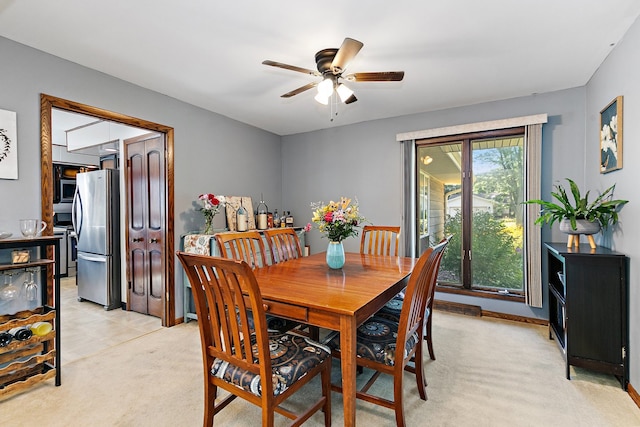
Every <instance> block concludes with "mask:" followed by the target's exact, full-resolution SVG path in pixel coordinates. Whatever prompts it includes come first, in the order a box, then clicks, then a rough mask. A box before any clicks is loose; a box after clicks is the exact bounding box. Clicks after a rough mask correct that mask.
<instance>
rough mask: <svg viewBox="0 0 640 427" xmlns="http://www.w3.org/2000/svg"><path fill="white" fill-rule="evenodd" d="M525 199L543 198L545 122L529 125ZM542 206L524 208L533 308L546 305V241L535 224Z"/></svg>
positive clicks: (527, 284) (528, 289)
mask: <svg viewBox="0 0 640 427" xmlns="http://www.w3.org/2000/svg"><path fill="white" fill-rule="evenodd" d="M524 150H525V162H524V163H525V171H524V182H525V188H524V192H525V194H524V200H531V199H539V198H540V179H541V166H542V160H541V157H542V124H533V125H528V126H525V135H524ZM539 212H540V207H539V206H538V205H525V209H524V224H525V232H524V260H525V263H524V275H525V290H524V291H525V292H524V293H525V301H526V303H527V304H528V305H530V306H532V307H539V308H541V307H542V266H541V257H542V242H541V230H540V227H539V226H538V225H536V224H534V221H535V220H536V218H538V215H539V214H540V213H539Z"/></svg>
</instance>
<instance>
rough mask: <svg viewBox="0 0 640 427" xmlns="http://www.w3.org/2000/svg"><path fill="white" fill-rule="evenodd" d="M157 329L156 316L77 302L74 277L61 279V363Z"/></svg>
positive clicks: (158, 326)
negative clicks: (107, 309)
mask: <svg viewBox="0 0 640 427" xmlns="http://www.w3.org/2000/svg"><path fill="white" fill-rule="evenodd" d="M160 328H162V324H161V321H160V319H159V318H157V317H153V316H147V315H144V314H140V313H135V312H132V311H126V310H122V309H114V310H109V311H106V310H105V309H104V308H103V306H102V305H100V304H95V303H92V302H89V301H83V302H79V301H78V293H77V288H76V281H75V277H65V278H62V279H61V280H60V329H61V333H62V335H61V337H60V339H61V343H60V347H61V358H62V366H64V365H65V364H67V363H69V362H73V361H74V360H78V359H82V358H84V357H86V356H89V355H91V354H95V353H98V352H100V351H102V350H105V349H107V348H109V347H113V346H116V345H118V344H120V343H123V342H125V341H129V340H131V339H133V338H136V337H139V336H141V335H144V334H147V333H149V332H152V331H155V330H157V329H160Z"/></svg>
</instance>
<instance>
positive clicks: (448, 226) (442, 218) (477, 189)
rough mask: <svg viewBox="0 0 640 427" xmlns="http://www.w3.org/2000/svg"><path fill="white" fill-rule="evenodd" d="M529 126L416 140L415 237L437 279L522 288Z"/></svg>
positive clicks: (471, 287)
mask: <svg viewBox="0 0 640 427" xmlns="http://www.w3.org/2000/svg"><path fill="white" fill-rule="evenodd" d="M524 137H525V136H524V127H517V128H510V129H503V130H496V131H486V132H474V133H469V134H463V135H455V136H447V137H437V138H428V139H421V140H416V156H415V159H416V163H417V165H416V169H415V170H416V177H415V179H416V187H415V188H416V192H417V194H416V198H417V200H416V209H417V213H416V215H417V219H418V221H417V227H418V230H417V232H416V238H417V239H418V242H417V243H418V245H419V248H420V251H421V252H422V251H423V250H424V249H425V248H426V247H428V246H430V245H433V244H435V243H437V242H438V241H439V240H440V239H441V238H442V237H443V236H445V235H453V238H452V240H451V242H450V244H449V247H448V249H447V251H446V253H445V255H444V257H443V260H442V264H441V266H440V276H439V283H440V284H448V285H453V286H458V287H461V288H463V289H468V290H485V291H494V292H508V293H517V294H521V293H523V288H524V285H523V284H524V269H523V264H524V262H523V259H524V258H523V222H524V221H523V205H522V201H523V200H524V196H523V195H524V185H523V183H524V167H523V166H524V158H525V156H524Z"/></svg>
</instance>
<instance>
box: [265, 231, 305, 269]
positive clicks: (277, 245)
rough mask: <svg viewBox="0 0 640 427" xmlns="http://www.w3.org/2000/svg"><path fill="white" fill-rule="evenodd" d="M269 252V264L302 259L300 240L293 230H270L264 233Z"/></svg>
mask: <svg viewBox="0 0 640 427" xmlns="http://www.w3.org/2000/svg"><path fill="white" fill-rule="evenodd" d="M264 235H265V237H266V239H267V245H269V252H271V263H272V264H277V263H279V262H283V261H288V260H290V259H296V258H301V257H302V247H301V246H300V238H299V237H298V233H296V232H295V230H294V229H293V228H270V229H267V230H265V231H264Z"/></svg>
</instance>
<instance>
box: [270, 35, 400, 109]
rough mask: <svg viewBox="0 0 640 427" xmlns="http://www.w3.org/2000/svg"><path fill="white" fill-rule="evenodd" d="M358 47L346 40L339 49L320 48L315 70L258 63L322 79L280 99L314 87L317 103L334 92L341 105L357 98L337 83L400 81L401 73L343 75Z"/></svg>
mask: <svg viewBox="0 0 640 427" xmlns="http://www.w3.org/2000/svg"><path fill="white" fill-rule="evenodd" d="M362 46H364V45H363V43H362V42H359V41H358V40H354V39H351V38H348V37H347V38H345V39H344V41H343V42H342V46H340V49H335V48H332V49H322V50H321V51H319V52H318V53H316V56H315V59H316V67H317V69H318V71H315V70H310V69H307V68H302V67H296V66H295V65H288V64H283V63H281V62H276V61H270V60H266V61H262V63H263V64H264V65H270V66H272V67H279V68H284V69H285V70H291V71H296V72H299V73H304V74H310V75H312V76H317V77H322V81H319V82H311V83H307V84H306V85H304V86H301V87H299V88H297V89H294V90H292V91H291V92H287V93H285V94H284V95H281V98H290V97H292V96H294V95H297V94H299V93H302V92H304V91H307V90H309V89H312V88H314V87H318V94H317V95H316V96H315V100H316V101H318V102H320V103H321V104H324V105H327V104H328V103H329V99H330V98H331V95H332V94H333V92H334V91H335V92H336V93H337V94H338V96H339V97H340V100H341V101H342V102H344V103H345V104H351V103H352V102H356V101H357V100H358V99H357V98H356V96H355V95H354V94H353V91H352V90H351V89H349V88H348V87H347V86H345V85H344V84H343V83H342V82H341V80H346V81H350V82H399V81H401V80H402V79H403V78H404V71H381V72H368V73H352V74H346V75H343V73H344V72H345V70H346V69H347V66H348V65H349V63H350V62H351V61H352V60H353V58H354V57H355V56H356V55H357V54H358V52H360V49H362Z"/></svg>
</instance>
